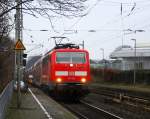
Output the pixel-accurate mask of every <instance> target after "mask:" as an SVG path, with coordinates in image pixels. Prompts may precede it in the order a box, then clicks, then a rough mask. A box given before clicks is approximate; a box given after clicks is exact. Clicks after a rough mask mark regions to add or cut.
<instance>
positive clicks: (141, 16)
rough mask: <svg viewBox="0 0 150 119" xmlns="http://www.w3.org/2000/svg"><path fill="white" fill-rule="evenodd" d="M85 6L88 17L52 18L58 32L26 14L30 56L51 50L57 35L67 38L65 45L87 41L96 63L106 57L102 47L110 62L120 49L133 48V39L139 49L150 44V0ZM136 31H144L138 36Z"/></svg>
mask: <svg viewBox="0 0 150 119" xmlns="http://www.w3.org/2000/svg"><path fill="white" fill-rule="evenodd" d="M121 3H122V12H121ZM86 6H87V11H88V14H87V15H86V16H84V17H78V18H72V19H68V18H66V17H64V16H60V15H58V16H57V17H56V18H52V23H53V26H54V30H55V31H54V30H53V29H52V27H51V24H50V21H49V20H48V19H45V18H43V17H41V16H38V18H35V17H33V16H31V15H28V14H24V18H23V19H24V21H23V24H24V30H23V43H24V45H25V47H26V51H25V52H26V53H28V56H33V55H40V54H44V53H45V52H46V51H48V50H50V49H52V48H53V47H54V45H55V43H54V39H52V38H51V37H54V36H65V37H67V38H68V39H65V40H63V42H72V43H76V44H81V43H82V41H83V40H84V42H85V49H86V50H88V51H89V54H90V58H91V59H97V60H100V59H102V58H103V57H102V56H103V55H102V50H101V48H103V49H104V54H105V58H106V59H109V55H110V53H111V52H113V50H115V48H117V47H118V46H121V45H122V44H123V45H131V46H134V42H133V41H132V40H131V39H133V38H134V39H136V41H137V46H141V47H142V46H144V45H147V44H150V20H149V19H150V7H149V6H150V0H88V2H87V3H86ZM132 9H133V10H132ZM127 29H130V31H129V30H127ZM41 30H47V31H41ZM131 30H132V31H131ZM135 30H144V32H138V31H137V32H136V33H135V32H133V31H135ZM91 31H93V32H91Z"/></svg>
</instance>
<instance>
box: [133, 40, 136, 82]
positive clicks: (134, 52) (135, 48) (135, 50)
mask: <svg viewBox="0 0 150 119" xmlns="http://www.w3.org/2000/svg"><path fill="white" fill-rule="evenodd" d="M134 41H135V44H134V57H135V60H134V82H133V84H135V83H136V39H135V40H134Z"/></svg>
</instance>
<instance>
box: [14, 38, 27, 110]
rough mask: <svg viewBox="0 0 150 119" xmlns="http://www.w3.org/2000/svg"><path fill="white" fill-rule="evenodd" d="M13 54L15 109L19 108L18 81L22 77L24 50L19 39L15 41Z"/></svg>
mask: <svg viewBox="0 0 150 119" xmlns="http://www.w3.org/2000/svg"><path fill="white" fill-rule="evenodd" d="M14 50H15V53H16V63H15V64H16V66H17V72H16V73H17V77H16V78H17V107H18V108H20V105H21V92H20V80H21V78H22V77H23V76H22V54H23V53H22V52H23V50H25V47H24V45H23V43H22V41H21V40H20V39H18V40H17V42H16V44H15V48H14Z"/></svg>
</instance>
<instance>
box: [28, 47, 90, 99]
mask: <svg viewBox="0 0 150 119" xmlns="http://www.w3.org/2000/svg"><path fill="white" fill-rule="evenodd" d="M30 69H32V75H33V77H34V80H33V83H35V84H36V85H40V86H42V87H48V89H49V90H50V91H52V92H57V93H58V92H63V93H66V92H67V93H69V94H72V95H75V94H76V96H78V97H82V96H84V95H85V94H87V93H88V92H89V91H88V84H89V83H90V62H89V53H88V52H87V51H86V50H84V49H79V46H77V45H75V44H57V45H56V47H55V48H54V49H53V50H51V51H50V52H48V53H47V54H45V55H44V56H43V57H42V58H40V59H39V60H38V61H37V62H36V63H35V64H34V65H33V66H32V68H30Z"/></svg>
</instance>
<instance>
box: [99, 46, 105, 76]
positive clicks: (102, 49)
mask: <svg viewBox="0 0 150 119" xmlns="http://www.w3.org/2000/svg"><path fill="white" fill-rule="evenodd" d="M100 50H101V51H102V54H103V61H104V67H103V79H105V59H104V48H100Z"/></svg>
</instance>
